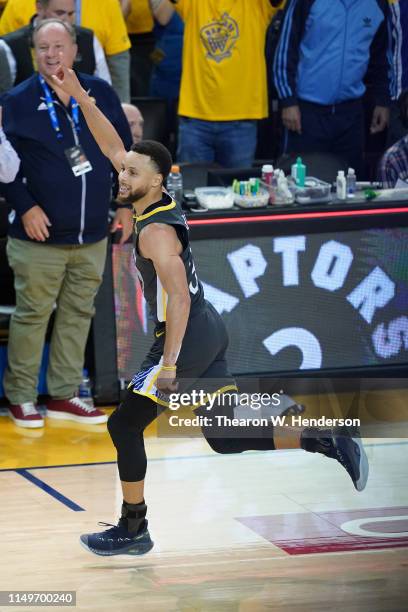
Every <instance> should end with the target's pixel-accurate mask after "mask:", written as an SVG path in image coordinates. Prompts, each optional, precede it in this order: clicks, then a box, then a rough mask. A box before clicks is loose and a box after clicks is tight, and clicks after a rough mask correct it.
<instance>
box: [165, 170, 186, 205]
mask: <svg viewBox="0 0 408 612" xmlns="http://www.w3.org/2000/svg"><path fill="white" fill-rule="evenodd" d="M166 187H167V191H168V192H169V194H170V195H171V197H172V198H173V200H176V202H177V204H180V206H181V204H182V202H183V177H182V175H181V172H180V166H172V167H171V172H170V174H169V176H168V177H167V184H166Z"/></svg>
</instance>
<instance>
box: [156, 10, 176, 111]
mask: <svg viewBox="0 0 408 612" xmlns="http://www.w3.org/2000/svg"><path fill="white" fill-rule="evenodd" d="M154 32H155V38H156V46H155V48H154V51H153V54H152V59H153V72H152V78H151V81H150V95H151V96H156V97H158V98H166V100H168V102H169V104H171V103H173V102H174V101H176V100H178V97H179V95H180V84H181V61H182V53H183V35H184V24H183V20H182V19H181V18H180V16H179V15H178V14H177V13H176V12H175V13H174V14H173V16H172V17H171V19H170V21H169V22H168V23H167V24H166V25H165V26H162V25H160V24H156V25H155V28H154Z"/></svg>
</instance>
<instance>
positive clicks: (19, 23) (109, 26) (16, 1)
mask: <svg viewBox="0 0 408 612" xmlns="http://www.w3.org/2000/svg"><path fill="white" fill-rule="evenodd" d="M75 6H76V12H75V23H76V24H77V25H81V26H82V27H84V28H89V29H91V30H92V31H93V32H94V35H95V36H96V38H97V39H98V40H99V42H100V43H101V45H102V48H103V50H104V53H105V56H106V61H107V64H108V68H109V73H110V75H111V79H112V87H113V88H114V90H115V91H116V93H117V94H118V96H119V98H120V100H121V102H130V81H129V69H130V57H129V47H130V41H129V38H128V35H127V32H126V24H125V20H124V18H123V14H122V9H121V5H120V3H119V0H103V1H102V2H100V1H99V0H76V1H75ZM35 12H36V0H8V2H7V4H6V7H5V9H4V12H3V14H2V15H1V18H0V36H4V35H5V34H8V33H9V32H14V31H15V30H17V29H19V28H21V27H23V26H25V25H27V24H28V23H29V22H30V19H31V17H32V16H33V15H34V13H35Z"/></svg>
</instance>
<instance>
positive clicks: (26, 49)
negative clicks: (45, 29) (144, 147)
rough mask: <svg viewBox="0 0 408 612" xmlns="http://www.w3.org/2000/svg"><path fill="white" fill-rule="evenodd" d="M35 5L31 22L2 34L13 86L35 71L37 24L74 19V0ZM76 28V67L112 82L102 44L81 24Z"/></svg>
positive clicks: (45, 0)
mask: <svg viewBox="0 0 408 612" xmlns="http://www.w3.org/2000/svg"><path fill="white" fill-rule="evenodd" d="M36 8H37V13H36V15H34V16H33V17H32V18H31V20H30V23H29V24H28V25H26V26H23V27H22V28H19V29H18V30H16V31H15V32H10V33H9V34H6V35H5V36H4V37H3V44H4V45H6V47H7V52H8V58H9V66H10V72H11V75H12V79H13V84H14V85H18V84H19V83H21V81H24V80H25V79H28V77H30V76H31V75H32V74H33V72H35V66H34V64H33V56H32V53H31V40H32V34H33V29H34V27H35V25H36V24H37V23H38V22H39V21H41V20H42V19H50V18H56V19H61V20H62V21H66V22H68V23H71V24H72V25H73V24H74V22H75V0H37V3H36ZM75 30H76V41H77V45H78V54H77V57H76V58H75V63H74V67H75V70H78V71H79V72H84V73H85V74H93V75H94V76H98V77H100V78H101V79H104V80H105V81H107V82H108V83H109V84H111V82H112V81H111V77H110V73H109V69H108V66H107V63H106V58H105V54H104V52H103V49H102V46H101V43H100V42H99V40H98V39H97V38H96V36H95V35H94V33H93V32H92V30H89V29H88V28H83V27H82V26H75Z"/></svg>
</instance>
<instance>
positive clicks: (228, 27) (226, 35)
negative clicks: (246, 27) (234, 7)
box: [200, 13, 239, 63]
mask: <svg viewBox="0 0 408 612" xmlns="http://www.w3.org/2000/svg"><path fill="white" fill-rule="evenodd" d="M238 36H239V28H238V24H237V22H236V21H235V20H234V19H232V17H230V16H229V15H228V13H224V14H223V15H222V17H221V19H220V20H219V21H212V22H211V23H209V24H208V25H206V26H204V27H203V28H201V31H200V38H201V40H202V42H203V44H204V47H205V48H206V50H207V57H208V58H209V59H213V60H215V61H216V62H217V63H219V62H222V60H223V59H225V58H227V57H230V56H231V53H232V49H233V47H234V45H235V43H236V41H237V39H238Z"/></svg>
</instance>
